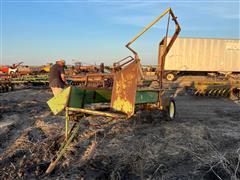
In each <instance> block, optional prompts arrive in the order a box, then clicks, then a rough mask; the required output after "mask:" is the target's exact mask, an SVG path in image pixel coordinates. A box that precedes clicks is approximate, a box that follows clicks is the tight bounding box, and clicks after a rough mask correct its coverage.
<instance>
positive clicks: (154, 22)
mask: <svg viewBox="0 0 240 180" xmlns="http://www.w3.org/2000/svg"><path fill="white" fill-rule="evenodd" d="M170 10H171V8H168V9H167V10H166V11H164V12H163V13H162V14H161V15H159V16H158V17H157V18H156V19H155V20H154V21H153V22H151V23H150V24H149V25H148V26H147V27H146V28H144V29H143V31H141V32H140V33H139V34H138V35H137V36H135V37H134V38H133V39H132V40H131V41H130V42H129V43H127V45H126V47H127V48H128V46H130V45H131V44H132V43H133V42H134V41H135V40H137V39H138V38H139V37H140V36H141V35H143V34H144V33H145V32H146V31H147V30H148V29H149V28H151V27H152V26H153V25H154V24H156V23H157V22H158V21H159V20H160V19H161V18H162V17H163V16H165V15H166V14H167V13H168V12H169V11H170Z"/></svg>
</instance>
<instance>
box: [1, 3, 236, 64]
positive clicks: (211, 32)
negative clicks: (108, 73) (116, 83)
mask: <svg viewBox="0 0 240 180" xmlns="http://www.w3.org/2000/svg"><path fill="white" fill-rule="evenodd" d="M168 7H171V8H172V9H173V11H174V13H175V15H176V16H177V17H178V20H179V22H180V25H181V28H182V31H181V33H180V36H182V37H213V38H234V39H239V36H240V35H239V21H240V18H239V16H240V13H239V1H238V0H235V1H231V0H225V1H224V0H219V1H210V0H209V1H207V0H202V1H197V0H195V1H194V0H192V1H190V0H178V1H177V0H172V1H157V0H149V1H143V0H142V1H137V0H135V1H134V0H132V1H126V0H122V1H121V0H118V1H106V0H104V1H103V0H102V1H101V0H95V1H93V0H92V1H91V0H89V1H82V0H72V1H71V0H62V1H61V0H55V1H54V0H50V1H47V0H36V1H34V0H32V1H30V0H24V1H21V0H2V1H1V61H0V63H3V64H12V63H15V62H19V61H24V64H28V65H40V64H45V63H47V62H54V61H55V60H56V59H57V58H64V59H65V60H66V61H67V63H68V64H70V63H72V60H73V59H75V60H80V61H83V62H87V63H89V64H94V63H97V64H99V63H100V62H105V63H106V64H112V63H113V62H114V61H116V60H119V59H121V58H124V57H125V56H128V55H131V53H130V52H129V51H128V50H127V49H126V48H125V44H126V43H127V42H128V41H129V40H131V38H133V37H134V36H135V35H136V34H137V33H138V32H139V31H141V30H142V29H143V28H144V26H146V25H148V24H149V23H150V22H151V21H152V20H154V19H155V18H156V17H157V16H158V15H159V14H160V13H162V12H163V11H164V10H165V9H166V8H168ZM165 24H166V19H164V20H163V21H162V22H159V23H158V24H156V25H155V26H154V28H152V29H150V31H148V32H147V33H146V34H145V35H144V36H143V37H142V38H141V39H139V40H137V41H136V43H135V44H134V45H133V47H135V48H136V49H137V50H138V52H139V54H140V58H141V59H142V62H143V64H156V63H157V47H158V43H159V41H160V40H161V39H162V35H163V33H164V30H165V29H164V28H165ZM172 27H173V26H172Z"/></svg>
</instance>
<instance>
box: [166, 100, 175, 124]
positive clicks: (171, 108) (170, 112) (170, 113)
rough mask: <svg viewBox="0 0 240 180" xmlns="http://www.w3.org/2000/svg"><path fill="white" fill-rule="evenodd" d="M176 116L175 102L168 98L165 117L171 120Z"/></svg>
mask: <svg viewBox="0 0 240 180" xmlns="http://www.w3.org/2000/svg"><path fill="white" fill-rule="evenodd" d="M175 117H176V104H175V101H174V100H173V99H171V100H170V102H169V106H168V107H167V119H168V120H173V119H175Z"/></svg>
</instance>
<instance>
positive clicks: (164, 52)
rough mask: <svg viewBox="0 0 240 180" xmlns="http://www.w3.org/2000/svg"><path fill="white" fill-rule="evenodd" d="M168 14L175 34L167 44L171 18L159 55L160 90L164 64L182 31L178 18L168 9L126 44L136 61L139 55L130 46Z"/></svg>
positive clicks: (160, 45)
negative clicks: (172, 22) (173, 25)
mask: <svg viewBox="0 0 240 180" xmlns="http://www.w3.org/2000/svg"><path fill="white" fill-rule="evenodd" d="M166 14H169V18H170V16H171V17H172V20H173V21H174V23H175V32H174V34H173V36H172V38H171V40H170V42H169V43H168V44H167V36H168V28H169V18H168V24H167V31H166V36H165V37H164V38H163V40H162V41H161V42H160V44H159V55H158V75H159V78H160V88H162V79H163V70H164V64H165V57H166V55H167V53H168V52H169V50H170V49H171V47H172V45H173V43H174V41H175V40H176V38H177V36H178V34H179V32H180V31H181V28H180V25H179V23H178V21H177V17H176V16H175V15H174V13H173V11H172V9H171V8H168V9H167V10H166V11H164V12H163V13H162V14H161V15H159V16H158V17H157V18H156V19H155V20H154V21H153V22H151V23H150V24H149V25H148V26H147V27H145V28H144V29H143V30H142V31H141V32H140V33H139V34H137V36H135V37H134V38H133V39H132V40H131V41H130V42H128V43H127V44H126V47H127V48H128V49H129V50H130V51H131V52H132V53H133V54H134V56H135V59H139V58H138V53H137V52H136V51H135V50H134V49H133V48H131V47H130V45H131V44H132V43H133V42H135V41H136V40H137V39H138V38H139V37H140V36H142V35H143V34H144V33H145V32H146V31H147V30H148V29H150V28H151V27H152V26H153V25H154V24H156V23H157V22H158V21H159V20H160V19H161V18H162V17H164V16H165V15H166Z"/></svg>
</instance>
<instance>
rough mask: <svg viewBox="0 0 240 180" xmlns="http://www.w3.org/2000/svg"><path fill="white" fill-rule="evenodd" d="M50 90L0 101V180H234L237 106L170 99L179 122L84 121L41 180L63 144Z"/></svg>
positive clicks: (238, 173)
mask: <svg viewBox="0 0 240 180" xmlns="http://www.w3.org/2000/svg"><path fill="white" fill-rule="evenodd" d="M51 97H52V94H51V92H50V91H49V90H46V89H45V90H36V89H35V90H32V89H27V90H18V91H14V92H9V93H4V94H0V103H1V104H0V113H1V114H0V179H81V178H82V179H164V180H189V179H193V180H198V179H199V180H200V179H204V180H214V179H224V180H228V179H229V180H232V179H239V178H240V168H239V161H240V157H239V156H240V123H239V122H240V104H239V101H232V100H229V99H227V98H211V97H195V96H191V95H188V94H187V93H179V94H176V106H177V118H176V120H174V121H167V120H164V119H163V118H160V117H159V118H156V116H154V115H153V114H152V113H150V112H147V111H144V112H138V113H137V114H136V116H135V117H133V118H131V119H130V120H127V121H121V122H119V123H115V124H111V125H99V126H98V125H97V123H98V121H97V120H100V117H89V118H87V120H88V122H89V124H92V123H93V122H94V123H95V125H94V126H93V125H91V126H89V124H85V125H83V126H82V127H81V129H80V132H79V136H78V137H77V139H76V140H75V141H74V142H73V143H72V144H71V146H70V147H69V148H68V150H67V152H66V153H65V155H64V157H63V158H62V160H61V161H60V162H59V164H58V165H57V167H56V169H55V170H54V171H53V172H52V173H51V174H50V175H46V174H45V171H46V169H47V167H48V165H49V164H50V161H51V159H52V158H53V157H54V155H55V154H56V153H57V151H58V149H59V148H60V145H61V143H62V142H63V140H64V126H65V121H64V119H65V117H64V114H62V115H60V116H54V115H53V114H52V113H51V112H50V110H49V108H48V106H47V104H46V101H47V100H48V99H50V98H51Z"/></svg>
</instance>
